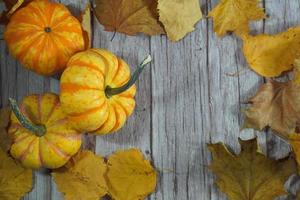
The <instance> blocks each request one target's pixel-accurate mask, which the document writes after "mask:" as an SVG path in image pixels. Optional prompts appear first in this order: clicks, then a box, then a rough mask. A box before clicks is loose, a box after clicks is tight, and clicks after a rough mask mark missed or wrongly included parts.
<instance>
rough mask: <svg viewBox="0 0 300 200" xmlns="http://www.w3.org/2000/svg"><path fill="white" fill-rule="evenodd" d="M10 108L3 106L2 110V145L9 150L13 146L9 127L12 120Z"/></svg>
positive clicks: (0, 136) (0, 112)
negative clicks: (8, 130)
mask: <svg viewBox="0 0 300 200" xmlns="http://www.w3.org/2000/svg"><path fill="white" fill-rule="evenodd" d="M10 113H11V111H10V109H9V108H2V109H1V110H0V147H1V148H2V150H3V151H5V152H7V151H8V150H9V149H10V146H11V143H12V141H11V138H10V137H9V135H8V132H7V127H8V125H9V122H10Z"/></svg>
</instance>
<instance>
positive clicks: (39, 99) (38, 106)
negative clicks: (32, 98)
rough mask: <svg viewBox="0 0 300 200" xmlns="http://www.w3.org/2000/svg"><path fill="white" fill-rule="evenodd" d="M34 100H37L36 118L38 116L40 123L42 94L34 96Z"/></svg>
mask: <svg viewBox="0 0 300 200" xmlns="http://www.w3.org/2000/svg"><path fill="white" fill-rule="evenodd" d="M36 100H37V110H38V118H39V122H40V123H42V110H41V109H42V108H41V106H42V105H41V102H42V95H41V94H38V95H37V96H36Z"/></svg>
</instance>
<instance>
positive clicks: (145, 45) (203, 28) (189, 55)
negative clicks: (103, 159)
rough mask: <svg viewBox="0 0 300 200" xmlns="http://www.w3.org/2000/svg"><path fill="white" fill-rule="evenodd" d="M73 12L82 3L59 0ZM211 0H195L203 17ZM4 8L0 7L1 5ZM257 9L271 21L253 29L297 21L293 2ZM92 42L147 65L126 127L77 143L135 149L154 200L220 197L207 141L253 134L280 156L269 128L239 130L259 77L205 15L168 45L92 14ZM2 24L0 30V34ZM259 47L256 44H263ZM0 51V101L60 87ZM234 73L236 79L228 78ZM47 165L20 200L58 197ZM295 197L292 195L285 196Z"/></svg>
mask: <svg viewBox="0 0 300 200" xmlns="http://www.w3.org/2000/svg"><path fill="white" fill-rule="evenodd" d="M60 2H62V3H64V4H66V5H68V7H69V8H71V10H72V11H73V12H74V13H75V14H78V13H79V10H80V9H83V8H84V7H85V4H86V0H76V1H75V0H74V1H72V0H61V1H60ZM217 2H218V0H206V1H205V0H202V2H201V8H202V11H203V13H204V14H205V15H206V14H207V13H208V11H209V10H211V9H212V7H213V6H215V5H216V4H217ZM1 6H2V7H3V5H1ZM262 6H263V7H264V8H265V9H266V13H267V14H268V15H269V16H270V18H268V19H266V20H264V21H260V22H257V23H255V24H253V26H252V27H253V33H255V34H256V33H277V32H280V31H283V30H285V29H287V28H288V27H291V26H295V25H297V24H300V14H299V10H300V2H299V0H265V1H262ZM92 24H93V28H94V39H93V45H94V47H101V48H106V49H109V50H110V51H112V52H114V53H116V54H117V55H118V56H120V57H122V58H124V59H125V60H126V61H128V63H129V64H130V65H131V66H132V69H134V68H135V66H136V65H137V64H138V63H139V62H140V61H141V60H142V59H143V58H144V57H145V56H146V55H147V54H151V55H152V56H153V59H154V60H153V62H152V64H151V66H150V67H149V68H147V69H146V70H145V71H144V73H143V74H142V77H141V78H140V80H139V82H138V84H137V85H138V93H137V96H136V101H137V107H136V109H135V112H134V114H133V116H131V117H130V118H129V120H128V122H127V124H126V126H125V127H124V128H123V129H122V130H121V131H119V132H118V133H117V134H114V135H109V136H104V137H100V136H98V137H94V136H88V137H86V139H85V142H84V145H83V148H85V149H90V150H92V151H95V152H96V153H98V154H102V155H108V154H110V153H111V152H113V151H115V150H116V149H120V148H129V147H138V148H140V149H141V150H142V151H143V152H144V153H145V155H146V156H147V157H148V158H149V159H151V160H152V162H153V164H154V165H155V167H156V168H157V169H158V171H159V181H158V183H157V190H156V192H155V193H154V194H152V195H151V196H150V197H149V199H151V200H154V199H157V200H185V199H186V200H217V199H218V200H219V199H226V198H225V195H223V194H221V193H220V192H219V191H218V190H217V189H216V188H215V187H214V186H213V178H214V177H213V175H212V174H211V172H210V171H209V170H208V168H207V165H208V164H209V162H210V160H211V156H210V153H209V151H208V150H207V148H206V143H211V142H213V143H215V142H219V141H223V142H225V143H226V144H228V145H229V146H230V147H231V148H232V149H234V150H236V151H237V152H238V151H239V145H238V137H242V138H244V139H247V138H251V137H254V136H255V135H256V134H257V136H258V138H259V142H260V144H261V145H262V148H263V151H264V152H265V153H266V154H267V155H268V156H270V157H273V158H279V157H282V156H284V155H286V154H287V152H288V151H289V146H288V145H287V144H286V143H285V142H284V141H281V140H280V139H278V138H277V137H275V136H274V135H272V134H271V133H270V132H269V131H265V132H262V133H260V132H255V131H253V130H242V131H241V126H242V124H243V115H242V114H241V112H240V110H241V109H242V108H244V107H245V104H244V102H245V101H246V100H247V99H248V98H249V97H251V96H252V95H254V94H255V92H256V91H257V88H258V87H259V86H260V85H261V84H262V83H263V82H264V81H265V80H264V79H263V78H262V77H259V76H257V75H256V74H255V73H253V72H252V71H250V70H248V69H247V64H246V62H245V59H244V57H243V54H242V52H241V41H240V40H239V39H237V38H236V37H234V36H226V37H224V38H223V39H220V38H217V37H216V36H215V34H214V32H213V30H212V21H211V19H203V20H201V21H200V22H199V23H198V24H197V25H196V29H195V31H194V32H193V33H191V34H189V35H187V36H186V37H185V38H184V39H183V40H181V41H179V42H177V43H172V42H170V41H169V40H168V39H167V38H166V36H157V37H147V36H144V35H139V36H135V37H130V36H125V35H122V34H118V33H117V34H116V36H115V38H114V40H113V41H110V39H111V37H112V35H113V33H111V32H105V31H103V27H102V26H101V25H100V24H99V23H98V21H97V20H96V19H95V18H94V19H93V20H92ZM3 30H4V29H3V27H1V32H3ZM262 45H263V44H262ZM0 51H1V60H0V65H1V71H0V76H1V81H0V91H1V98H0V104H1V106H6V105H7V103H8V97H14V98H17V99H18V100H21V99H22V98H23V97H24V96H25V95H27V94H32V93H42V92H46V91H52V92H59V82H58V81H57V80H55V79H53V78H45V77H42V76H39V75H36V74H34V73H32V72H29V71H27V70H25V69H24V68H22V67H21V66H20V64H19V63H18V62H17V61H16V60H15V59H13V58H12V57H11V56H10V55H9V54H8V50H7V47H6V45H5V42H4V41H3V40H1V41H0ZM236 72H239V76H230V74H234V73H236ZM47 173H48V172H47V171H46V170H40V171H38V172H36V173H35V185H34V189H33V190H32V192H31V193H29V194H28V195H26V196H25V197H24V199H25V200H59V199H62V196H61V194H60V193H59V192H58V191H57V189H56V186H55V184H54V182H53V181H52V179H51V177H50V176H49V175H48V174H47ZM298 185H299V181H298V178H297V177H293V178H292V180H291V181H290V183H289V184H287V187H288V188H289V191H291V192H292V193H295V190H296V189H297V187H298ZM282 199H294V197H293V195H289V197H288V198H282Z"/></svg>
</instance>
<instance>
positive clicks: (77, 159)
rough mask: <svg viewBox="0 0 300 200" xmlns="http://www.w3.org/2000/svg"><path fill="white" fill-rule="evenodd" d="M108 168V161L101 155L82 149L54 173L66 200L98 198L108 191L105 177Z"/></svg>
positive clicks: (91, 199)
mask: <svg viewBox="0 0 300 200" xmlns="http://www.w3.org/2000/svg"><path fill="white" fill-rule="evenodd" d="M106 169H107V167H106V163H105V162H104V159H103V158H102V157H101V156H98V155H95V154H94V153H93V152H91V151H82V152H79V153H78V154H77V155H75V156H74V157H73V158H72V159H71V160H70V161H69V162H68V163H67V164H66V165H65V167H63V168H60V169H58V170H55V171H54V172H53V173H52V175H53V177H54V181H55V183H56V184H57V187H58V190H59V191H61V192H62V193H63V194H64V197H65V199H66V200H74V199H89V200H98V199H99V198H100V197H102V196H104V195H105V194H106V193H107V186H106V181H105V178H104V173H106Z"/></svg>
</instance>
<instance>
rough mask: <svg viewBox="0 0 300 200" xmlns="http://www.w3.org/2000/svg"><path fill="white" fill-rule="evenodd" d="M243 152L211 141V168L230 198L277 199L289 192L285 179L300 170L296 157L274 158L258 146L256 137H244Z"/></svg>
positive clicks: (251, 199)
mask: <svg viewBox="0 0 300 200" xmlns="http://www.w3.org/2000/svg"><path fill="white" fill-rule="evenodd" d="M239 142H240V145H241V152H240V154H238V155H236V154H233V153H231V152H230V151H229V150H228V149H227V148H226V147H225V145H224V144H222V143H217V144H210V145H208V147H209V150H210V151H211V152H212V156H213V161H212V163H211V165H210V169H211V170H212V171H213V173H214V174H216V176H217V181H216V185H217V186H218V188H219V189H220V190H221V191H222V192H224V193H225V194H226V195H227V196H228V198H229V199H230V200H262V199H263V200H273V199H274V198H275V197H278V196H280V195H284V194H286V192H285V190H284V183H285V182H286V180H287V179H288V177H289V176H290V175H291V174H293V173H294V172H296V165H295V162H294V160H293V159H292V158H290V157H286V158H283V159H281V160H277V161H276V160H271V159H269V158H267V157H266V156H265V155H264V154H262V153H261V152H260V151H259V150H258V145H257V141H256V139H252V140H248V141H242V140H240V141H239Z"/></svg>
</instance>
